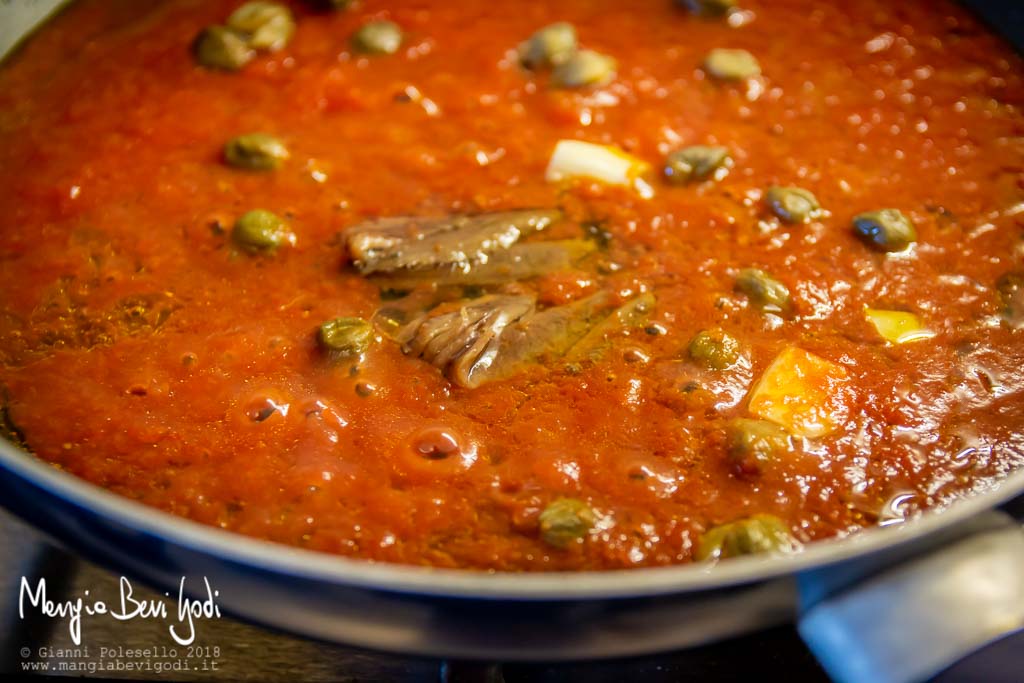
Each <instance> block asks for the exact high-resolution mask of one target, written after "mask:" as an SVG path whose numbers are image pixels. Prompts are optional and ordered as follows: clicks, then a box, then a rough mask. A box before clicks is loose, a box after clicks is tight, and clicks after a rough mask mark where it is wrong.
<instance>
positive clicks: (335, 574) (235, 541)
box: [0, 0, 1024, 683]
mask: <svg viewBox="0 0 1024 683" xmlns="http://www.w3.org/2000/svg"><path fill="white" fill-rule="evenodd" d="M61 4H63V3H62V2H60V1H59V0H7V1H4V0H0V57H2V56H3V54H5V53H6V52H7V51H9V50H10V49H11V48H12V47H13V46H14V45H15V44H16V43H17V42H18V41H20V40H21V39H22V38H24V37H25V36H27V35H28V34H29V33H30V32H31V30H32V28H33V27H35V26H36V25H38V24H39V23H40V22H41V21H43V20H44V19H45V18H46V17H47V16H48V15H49V14H50V13H52V12H53V11H55V10H56V9H57V8H58V7H59V6H60V5H61ZM976 4H978V5H979V6H982V7H980V9H982V10H984V11H986V12H989V13H999V12H1005V13H1006V14H1004V15H1002V16H1005V17H1008V19H1006V21H1005V22H1003V27H1004V28H1008V29H1009V30H1010V32H1011V33H1012V32H1013V31H1017V32H1018V33H1021V32H1024V23H1015V21H1014V20H1013V19H1012V17H1014V16H1016V17H1017V19H1018V20H1019V19H1020V13H1021V8H1020V5H1019V3H1015V2H1007V3H1002V4H1000V3H998V2H996V3H991V2H990V3H983V2H982V3H976ZM1014 13H1016V14H1014ZM1020 38H1022V39H1024V36H1020ZM1022 493H1024V472H1018V473H1016V474H1014V475H1012V476H1010V477H1008V478H1007V479H1006V480H1005V481H1003V482H1002V484H1001V485H1000V486H998V487H997V488H995V489H993V490H991V491H989V492H987V493H984V494H981V495H976V496H974V497H972V498H970V499H967V500H964V501H962V502H960V503H957V504H956V505H954V506H952V507H950V508H948V509H946V510H942V511H939V512H932V513H928V514H926V515H924V516H922V517H920V518H918V519H914V520H912V521H909V522H907V523H905V524H902V525H899V526H893V527H887V528H884V529H883V528H879V529H872V530H867V531H864V532H863V533H859V534H857V535H855V536H853V537H851V538H847V539H843V540H837V541H826V542H822V543H817V544H814V545H813V546H811V547H809V548H807V549H806V551H805V552H803V553H801V554H799V555H796V556H792V557H750V558H741V559H736V560H731V561H729V562H726V563H723V564H722V565H720V566H717V567H713V568H709V567H705V566H700V565H690V566H679V567H670V568H659V569H638V570H629V571H609V572H580V573H571V574H501V573H498V574H493V573H476V572H466V571H455V570H439V569H425V568H415V567H404V566H391V565H381V564H370V563H366V562H361V561H357V560H352V559H347V558H340V557H333V556H327V555H323V554H317V553H313V552H309V551H303V550H299V549H294V548H288V547H284V546H280V545H275V544H271V543H266V542H261V541H257V540H252V539H248V538H244V537H242V536H238V535H234V534H230V533H227V532H223V531H220V530H217V529H212V528H208V527H205V526H201V525H198V524H196V523H193V522H190V521H187V520H184V519H179V518H176V517H172V516H170V515H167V514H164V513H162V512H159V511H157V510H154V509H150V508H147V507H144V506H141V505H139V504H136V503H133V502H131V501H129V500H127V499H124V498H121V497H118V496H115V495H113V494H110V493H108V492H106V491H104V490H102V489H99V488H97V487H95V486H92V485H90V484H88V483H86V482H84V481H81V480H79V479H76V478H74V477H71V476H69V475H67V474H64V473H62V472H59V471H56V470H54V469H53V468H51V467H49V466H47V465H46V464H44V463H42V462H40V461H38V460H36V459H35V458H33V457H32V456H30V455H27V454H25V453H24V452H21V451H19V450H18V449H17V448H15V447H14V446H12V445H10V444H8V443H7V442H5V441H2V440H0V504H2V505H3V506H4V507H6V508H8V509H9V510H11V511H12V512H14V513H15V514H17V515H19V516H20V517H22V518H23V519H25V520H27V521H28V522H29V523H31V524H33V525H35V526H36V527H38V528H39V529H41V530H43V531H44V532H46V533H48V534H49V535H50V536H52V537H53V538H54V539H56V540H57V541H58V542H60V543H62V544H64V545H66V546H68V547H69V548H71V549H72V550H74V551H75V552H77V553H79V554H81V555H83V556H85V557H86V558H88V559H90V560H93V561H95V562H98V563H101V564H104V565H106V566H107V567H109V568H111V569H113V570H115V571H120V572H122V573H125V574H126V575H128V576H131V577H134V578H137V579H141V580H143V581H145V582H148V583H149V584H151V585H153V586H155V587H158V588H160V589H161V590H168V591H170V590H177V586H178V582H179V581H180V579H181V577H182V576H188V577H190V579H193V578H196V577H198V578H199V580H201V577H203V576H206V577H209V578H210V581H211V582H212V583H213V584H214V585H215V587H216V588H217V590H219V592H220V595H219V598H218V602H219V604H220V605H221V607H222V608H223V609H224V610H226V611H229V612H231V613H234V614H235V615H237V616H239V617H242V618H245V619H249V620H252V621H256V622H259V623H263V624H267V625H271V626H275V627H278V628H282V629H285V630H288V631H292V632H294V633H297V634H301V635H306V636H310V637H314V638H320V639H325V640H331V641H338V642H344V643H350V644H355V645H361V646H365V647H370V648H375V649H380V650H390V651H396V652H403V653H414V654H424V655H430V656H436V657H459V658H481V659H495V660H512V659H533V660H555V659H571V658H595V657H615V656H625V655H636V654H642V653H651V652H657V651H664V650H669V649H677V648H682V647H688V646H694V645H698V644H702V643H706V642H709V641H713V640H717V639H721V638H725V637H728V636H731V635H736V634H739V633H743V632H747V631H751V630H755V629H759V628H763V627H765V626H768V625H772V624H777V623H780V622H782V621H785V620H793V619H799V620H800V627H801V632H802V633H803V635H804V637H805V639H806V640H807V642H808V643H809V644H810V645H811V647H812V649H813V650H814V651H815V652H816V654H817V655H818V656H819V658H820V659H821V660H822V662H823V664H824V665H825V666H826V668H827V669H828V671H829V672H830V674H831V675H832V676H833V677H835V678H836V679H837V680H843V681H859V680H872V681H893V682H897V681H899V682H901V683H902V682H905V681H916V680H924V679H926V678H927V677H930V676H931V675H932V674H934V673H936V672H938V671H940V670H942V669H943V668H945V667H947V666H948V665H949V664H951V663H952V662H955V661H957V660H959V659H961V658H962V657H963V656H964V655H965V654H966V653H968V652H970V651H972V650H977V649H978V648H979V647H981V646H984V645H985V644H986V643H989V642H991V641H993V640H994V639H996V638H998V637H1000V636H1003V635H1005V634H1007V633H1010V632H1013V631H1016V630H1019V629H1021V628H1022V626H1024V534H1022V533H1021V530H1020V527H1019V525H1018V524H1017V523H1016V522H1014V521H1012V520H1011V519H1010V518H1009V517H1007V516H1005V515H1002V514H1001V513H993V512H990V511H991V510H992V509H994V508H996V507H997V506H999V505H1000V504H1002V503H1004V502H1005V501H1007V500H1009V499H1011V498H1013V497H1015V496H1018V495H1020V494H1022ZM993 577H995V578H993ZM193 585H194V584H193ZM1016 667H1017V669H1016V670H1017V671H1020V670H1022V669H1024V656H1021V657H1020V659H1019V660H1018V661H1017V662H1016Z"/></svg>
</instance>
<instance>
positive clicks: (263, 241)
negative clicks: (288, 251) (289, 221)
mask: <svg viewBox="0 0 1024 683" xmlns="http://www.w3.org/2000/svg"><path fill="white" fill-rule="evenodd" d="M231 239H233V240H234V241H235V244H237V245H238V246H240V247H241V248H243V249H245V250H246V251H252V252H271V251H274V250H275V249H277V248H278V247H280V246H282V245H284V244H291V243H294V242H295V235H293V234H292V232H291V231H290V230H289V229H288V226H287V225H286V224H285V222H284V221H283V220H281V219H280V218H278V217H277V216H276V215H274V214H273V213H271V212H269V211H265V210H263V209H255V210H253V211H250V212H248V213H246V214H245V215H243V216H242V217H241V218H239V219H238V220H237V221H236V222H235V227H234V230H232V231H231Z"/></svg>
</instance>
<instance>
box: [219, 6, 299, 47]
mask: <svg viewBox="0 0 1024 683" xmlns="http://www.w3.org/2000/svg"><path fill="white" fill-rule="evenodd" d="M228 28H231V29H234V30H235V31H238V32H239V33H241V34H243V35H245V36H247V41H248V43H249V47H251V48H253V49H256V50H270V51H272V52H273V51H276V50H280V49H281V48H283V47H284V46H285V45H287V44H288V41H289V40H291V38H292V34H293V33H295V19H294V18H293V17H292V12H291V10H290V9H288V8H287V7H285V6H284V5H280V4H278V3H276V2H247V3H245V4H244V5H242V6H241V7H239V8H238V9H236V10H235V11H234V12H232V13H231V16H229V17H228Z"/></svg>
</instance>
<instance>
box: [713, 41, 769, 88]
mask: <svg viewBox="0 0 1024 683" xmlns="http://www.w3.org/2000/svg"><path fill="white" fill-rule="evenodd" d="M704 70H705V71H707V72H708V75H709V76H711V77H712V78H716V79H718V80H720V81H745V80H747V79H748V78H753V77H754V76H758V75H760V73H761V65H760V64H758V62H757V59H756V58H755V57H754V55H752V54H750V53H749V52H747V51H746V50H727V49H725V48H715V49H714V50H712V51H711V52H709V53H708V56H707V57H705V58H704Z"/></svg>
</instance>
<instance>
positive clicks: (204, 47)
mask: <svg viewBox="0 0 1024 683" xmlns="http://www.w3.org/2000/svg"><path fill="white" fill-rule="evenodd" d="M194 50H195V56H196V61H197V62H199V63H200V64H202V65H203V66H206V67H210V68H213V69H224V70H226V71H237V70H238V69H241V68H242V67H243V66H245V65H246V64H248V63H249V61H251V60H252V58H253V57H254V56H255V55H256V53H255V52H254V51H253V49H252V48H251V47H249V42H248V41H247V40H246V38H245V36H244V35H242V34H240V33H238V32H237V31H235V30H233V29H230V28H227V27H226V26H208V27H207V28H205V29H203V32H202V33H200V34H199V37H198V38H196V42H195V47H194Z"/></svg>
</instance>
